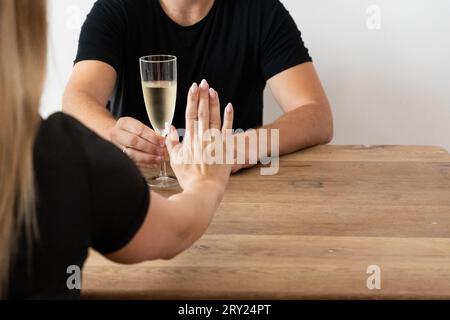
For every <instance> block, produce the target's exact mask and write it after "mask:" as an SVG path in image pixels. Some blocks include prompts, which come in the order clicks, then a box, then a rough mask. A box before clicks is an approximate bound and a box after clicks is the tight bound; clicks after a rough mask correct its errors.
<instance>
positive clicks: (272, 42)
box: [75, 0, 311, 130]
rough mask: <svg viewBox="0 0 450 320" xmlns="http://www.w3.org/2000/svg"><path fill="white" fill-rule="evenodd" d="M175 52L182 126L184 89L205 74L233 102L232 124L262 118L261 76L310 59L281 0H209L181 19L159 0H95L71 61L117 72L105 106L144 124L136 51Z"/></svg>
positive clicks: (253, 123)
mask: <svg viewBox="0 0 450 320" xmlns="http://www.w3.org/2000/svg"><path fill="white" fill-rule="evenodd" d="M155 54H169V55H174V56H177V57H178V93H177V104H176V111H175V116H174V121H173V124H174V125H175V126H176V127H177V128H184V127H185V117H184V113H185V110H186V96H187V92H188V89H189V87H190V86H191V85H192V83H193V82H197V83H198V82H200V81H201V80H202V79H206V80H208V82H209V84H210V86H211V87H213V88H214V89H216V90H217V91H218V92H219V95H220V97H221V102H222V113H223V109H224V107H225V106H226V104H227V103H228V102H232V103H233V105H234V107H235V122H234V128H235V129H238V128H239V129H244V130H247V129H249V128H256V127H259V126H261V125H262V122H263V90H264V88H265V85H266V81H267V80H268V79H270V78H271V77H273V76H274V75H276V74H278V73H280V72H282V71H284V70H287V69H289V68H291V67H294V66H296V65H299V64H302V63H305V62H310V61H311V57H310V56H309V53H308V50H307V49H306V47H305V46H304V43H303V40H302V38H301V34H300V31H299V30H298V28H297V26H296V24H295V22H294V20H293V19H292V17H291V16H290V14H289V12H288V11H287V10H286V9H285V7H284V6H283V5H282V3H281V2H280V1H279V0H215V1H214V4H213V7H212V8H211V10H210V12H209V13H208V14H207V16H206V17H205V18H204V19H202V20H201V21H200V22H198V23H196V24H194V25H192V26H187V27H183V26H180V25H179V24H177V23H175V22H174V21H173V20H171V19H170V17H169V16H167V14H166V13H165V12H164V10H163V9H162V7H161V4H160V2H159V0H99V1H97V2H96V3H95V5H94V7H93V9H92V11H91V12H90V14H89V15H88V17H87V19H86V22H85V23H84V25H83V28H82V31H81V35H80V40H79V48H78V54H77V57H76V60H75V62H79V61H83V60H98V61H102V62H105V63H107V64H109V65H111V66H112V67H113V68H114V69H115V70H116V72H117V75H118V78H117V82H116V87H115V90H114V93H113V96H112V97H111V99H110V102H109V106H108V107H109V109H110V110H111V112H112V114H113V116H114V117H116V118H119V117H125V116H129V117H133V118H135V119H138V120H140V121H141V122H143V123H145V124H147V125H149V126H150V123H149V120H148V116H147V113H146V111H145V105H144V99H143V94H142V88H141V79H140V70H139V69H140V67H139V58H140V57H142V56H146V55H155Z"/></svg>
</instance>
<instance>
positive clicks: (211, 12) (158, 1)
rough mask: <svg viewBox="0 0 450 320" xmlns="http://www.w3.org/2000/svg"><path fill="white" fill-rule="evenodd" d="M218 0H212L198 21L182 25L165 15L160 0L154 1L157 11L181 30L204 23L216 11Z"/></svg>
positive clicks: (193, 27)
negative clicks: (206, 11) (209, 7)
mask: <svg viewBox="0 0 450 320" xmlns="http://www.w3.org/2000/svg"><path fill="white" fill-rule="evenodd" d="M218 1H219V0H214V3H213V5H212V7H211V9H209V12H208V13H207V14H206V16H205V17H204V18H203V19H201V20H200V21H198V22H196V23H194V24H193V25H190V26H182V25H180V24H178V23H177V22H175V21H174V20H172V18H171V17H169V16H168V15H167V13H166V12H165V11H164V9H163V8H162V6H161V2H160V0H156V1H155V2H156V6H157V7H158V10H159V12H160V13H161V15H162V16H163V17H164V19H166V20H167V21H168V22H169V23H170V24H171V25H172V26H174V27H175V28H178V29H179V30H182V31H183V30H186V31H187V30H191V29H195V28H197V27H199V26H201V25H203V24H205V22H206V21H207V20H208V19H209V17H210V16H212V15H213V14H214V12H215V11H216V7H217V3H218Z"/></svg>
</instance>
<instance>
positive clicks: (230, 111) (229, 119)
mask: <svg viewBox="0 0 450 320" xmlns="http://www.w3.org/2000/svg"><path fill="white" fill-rule="evenodd" d="M233 120H234V108H233V105H232V104H231V103H229V104H228V105H227V107H226V108H225V114H224V116H223V127H222V133H223V134H224V135H226V134H227V133H229V132H230V130H231V129H233ZM227 130H228V132H227Z"/></svg>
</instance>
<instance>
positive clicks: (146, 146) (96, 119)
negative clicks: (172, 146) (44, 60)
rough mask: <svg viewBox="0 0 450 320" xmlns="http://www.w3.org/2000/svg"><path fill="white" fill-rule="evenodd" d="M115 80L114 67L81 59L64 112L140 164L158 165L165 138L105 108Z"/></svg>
mask: <svg viewBox="0 0 450 320" xmlns="http://www.w3.org/2000/svg"><path fill="white" fill-rule="evenodd" d="M116 79H117V74H116V71H115V70H114V68H113V67H111V66H110V65H108V64H106V63H104V62H100V61H82V62H78V63H77V64H76V65H75V67H74V69H73V72H72V76H71V77H70V80H69V83H68V85H67V87H66V90H65V93H64V98H63V111H64V112H65V113H67V114H70V115H72V116H73V117H75V118H77V119H78V120H80V121H81V122H83V123H84V124H85V125H86V126H87V127H88V128H90V129H91V130H93V131H94V132H96V133H97V134H98V135H100V136H101V137H102V138H104V139H106V140H108V141H111V142H113V143H114V144H115V145H116V146H117V147H119V148H120V149H121V150H125V151H126V153H127V155H128V156H129V157H130V158H132V159H133V160H134V161H135V162H136V163H137V164H138V165H140V166H142V167H155V166H157V165H159V163H160V162H161V161H162V159H163V156H164V147H165V141H164V138H162V137H160V136H159V135H158V134H157V133H156V132H154V131H153V130H151V129H150V128H148V127H147V126H145V125H144V124H142V123H141V122H139V121H138V120H135V119H132V118H121V119H119V120H118V121H117V120H115V119H114V118H113V116H112V115H111V113H110V112H109V111H108V110H107V109H106V105H107V103H108V100H109V98H110V97H111V94H112V92H113V90H114V86H115V83H116ZM125 148H126V149H125Z"/></svg>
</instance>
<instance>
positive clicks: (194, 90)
mask: <svg viewBox="0 0 450 320" xmlns="http://www.w3.org/2000/svg"><path fill="white" fill-rule="evenodd" d="M197 91H198V85H197V83H196V82H194V83H193V84H192V86H191V93H192V94H196V93H197Z"/></svg>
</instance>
